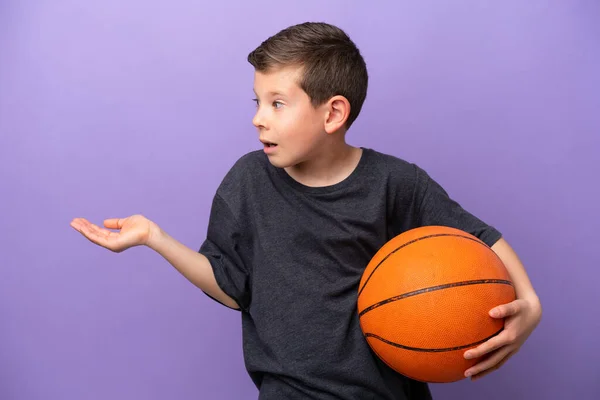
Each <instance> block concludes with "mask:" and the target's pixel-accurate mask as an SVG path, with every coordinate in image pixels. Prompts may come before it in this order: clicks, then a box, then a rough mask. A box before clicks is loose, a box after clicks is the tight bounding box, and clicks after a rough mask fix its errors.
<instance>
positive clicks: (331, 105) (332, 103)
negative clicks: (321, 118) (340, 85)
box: [325, 96, 350, 134]
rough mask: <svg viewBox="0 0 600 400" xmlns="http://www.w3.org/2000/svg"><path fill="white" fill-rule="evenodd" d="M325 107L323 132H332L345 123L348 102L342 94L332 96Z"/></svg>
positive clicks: (348, 111) (348, 112) (348, 110)
mask: <svg viewBox="0 0 600 400" xmlns="http://www.w3.org/2000/svg"><path fill="white" fill-rule="evenodd" d="M325 107H326V113H325V132H327V133H328V134H332V133H334V132H337V131H338V130H339V129H340V128H343V127H344V126H345V125H346V121H347V120H348V117H349V116H350V102H349V101H348V99H347V98H345V97H344V96H333V97H332V98H331V99H329V101H328V102H327V103H326V105H325Z"/></svg>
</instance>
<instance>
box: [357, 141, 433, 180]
mask: <svg viewBox="0 0 600 400" xmlns="http://www.w3.org/2000/svg"><path fill="white" fill-rule="evenodd" d="M364 150H365V151H366V152H367V154H368V155H369V159H370V160H372V161H371V162H370V164H371V166H372V167H374V168H376V169H377V173H379V174H384V175H386V176H387V177H388V179H389V180H391V181H392V182H397V183H401V184H406V183H407V182H414V181H415V179H416V178H417V177H418V175H419V173H420V171H422V169H421V168H420V167H419V166H418V165H417V164H415V163H413V162H410V161H408V160H406V159H404V158H402V157H400V156H396V155H393V154H390V153H385V152H383V151H379V150H374V149H370V148H365V149H364Z"/></svg>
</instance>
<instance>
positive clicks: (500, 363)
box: [471, 350, 517, 381]
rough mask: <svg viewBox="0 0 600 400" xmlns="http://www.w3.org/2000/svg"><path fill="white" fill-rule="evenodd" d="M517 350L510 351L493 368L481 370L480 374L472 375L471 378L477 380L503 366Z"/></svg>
mask: <svg viewBox="0 0 600 400" xmlns="http://www.w3.org/2000/svg"><path fill="white" fill-rule="evenodd" d="M516 352H517V351H516V350H514V351H511V352H509V353H508V355H507V356H506V357H504V358H503V359H502V360H501V361H500V362H499V363H498V364H496V365H494V366H493V367H492V368H488V369H486V370H485V371H483V372H480V373H478V374H475V375H472V376H471V380H472V381H476V380H477V379H480V378H483V377H484V376H486V375H488V374H490V373H492V372H494V371H496V370H497V369H499V368H501V367H502V366H503V365H504V364H505V363H506V362H507V361H508V359H509V358H511V357H512V356H513V355H514V354H515V353H516Z"/></svg>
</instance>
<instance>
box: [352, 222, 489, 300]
mask: <svg viewBox="0 0 600 400" xmlns="http://www.w3.org/2000/svg"><path fill="white" fill-rule="evenodd" d="M441 236H454V237H461V238H463V239H468V240H471V241H473V242H475V243H479V244H480V245H482V246H485V247H486V248H488V249H489V248H490V247H489V246H488V245H487V244H485V243H483V242H481V241H480V240H479V239H474V238H471V237H468V236H463V235H459V234H456V233H436V234H434V235H427V236H423V237H420V238H417V239H413V240H411V241H409V242H406V243H404V244H403V245H402V246H399V247H398V248H396V249H394V250H393V251H391V252H390V253H389V254H388V255H386V256H385V257H384V258H383V260H381V261H380V262H379V264H377V265H376V266H375V268H373V271H371V273H370V274H369V277H368V278H367V280H366V281H365V284H364V285H363V287H362V288H360V290H359V291H358V296H357V298H358V297H360V295H361V293H362V292H363V290H365V288H366V287H367V283H369V280H370V279H371V277H372V276H373V274H374V273H375V271H377V269H378V268H379V266H380V265H381V264H383V262H384V261H385V260H387V259H388V257H389V256H391V255H392V254H394V253H395V252H397V251H398V250H400V249H403V248H405V247H407V246H408V245H411V244H413V243H416V242H418V241H421V240H425V239H430V238H434V237H441ZM494 254H496V253H494Z"/></svg>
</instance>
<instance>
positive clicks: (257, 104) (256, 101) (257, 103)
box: [252, 99, 260, 107]
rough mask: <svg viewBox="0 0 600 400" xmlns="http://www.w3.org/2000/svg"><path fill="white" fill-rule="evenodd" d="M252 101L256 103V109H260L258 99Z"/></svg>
mask: <svg viewBox="0 0 600 400" xmlns="http://www.w3.org/2000/svg"><path fill="white" fill-rule="evenodd" d="M252 101H253V102H255V103H256V107H258V106H259V105H260V102H259V101H258V99H252Z"/></svg>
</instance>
